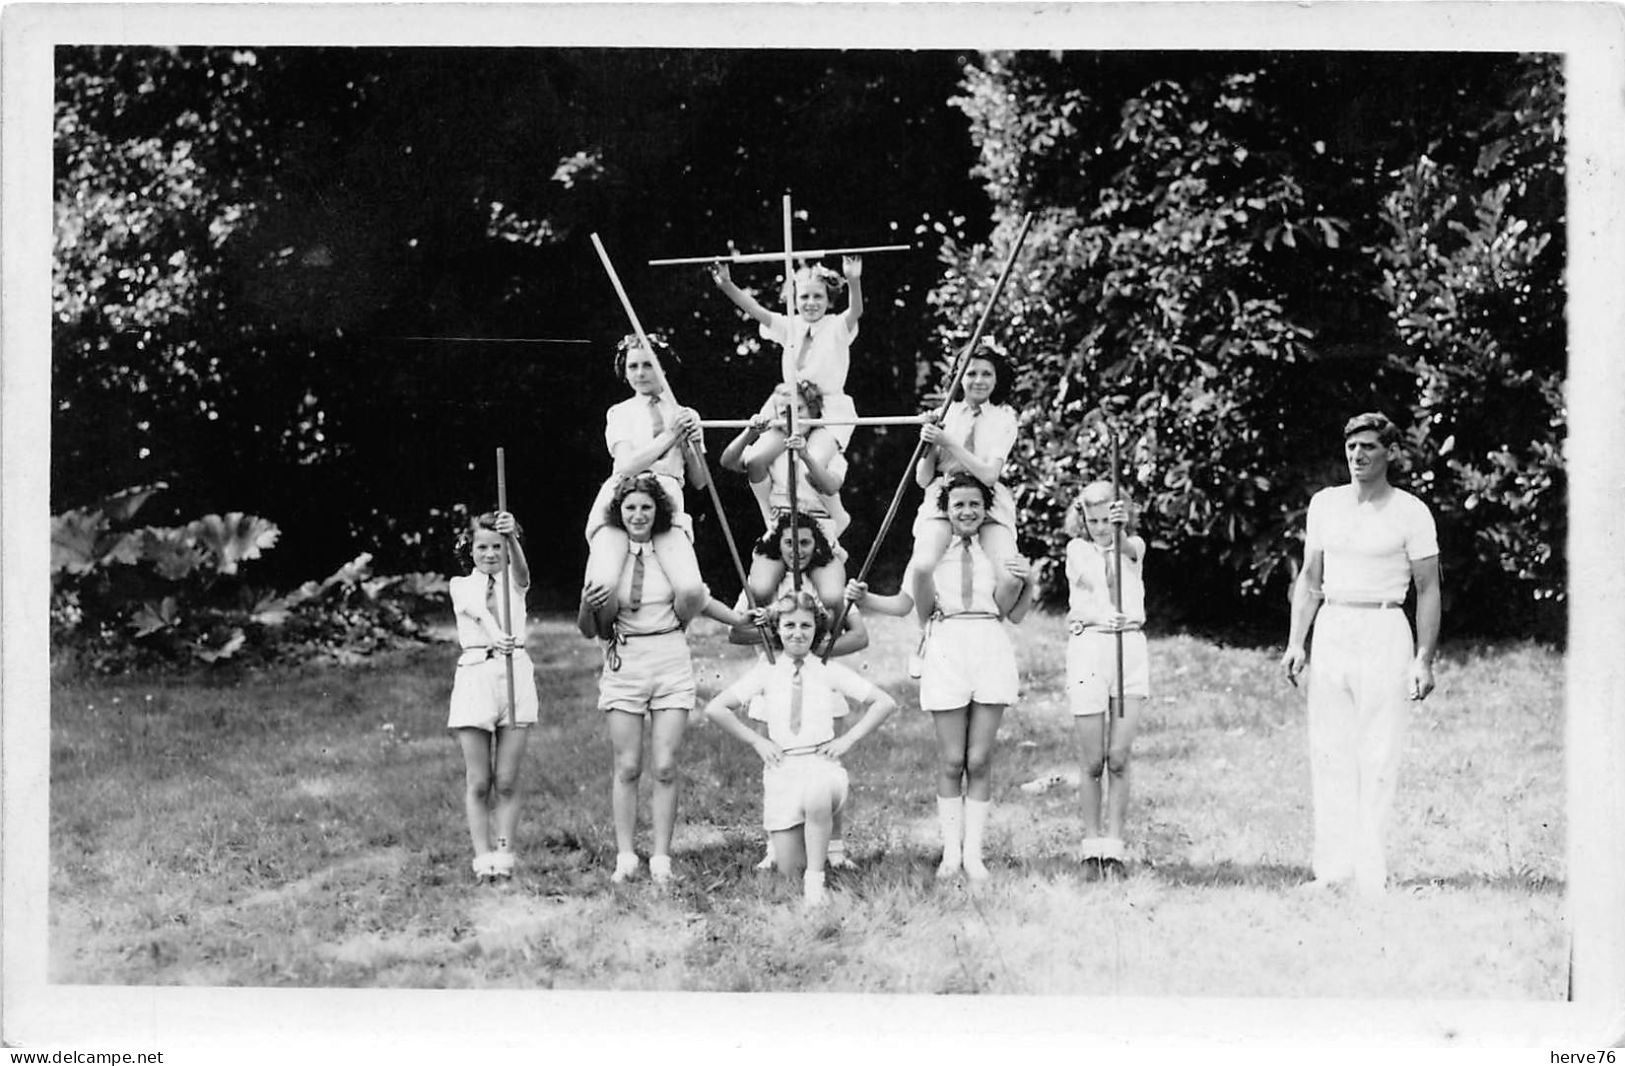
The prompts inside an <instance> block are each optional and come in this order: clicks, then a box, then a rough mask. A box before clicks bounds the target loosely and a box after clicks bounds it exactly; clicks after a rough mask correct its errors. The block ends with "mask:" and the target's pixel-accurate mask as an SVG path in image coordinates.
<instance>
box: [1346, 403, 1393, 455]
mask: <svg viewBox="0 0 1625 1066" xmlns="http://www.w3.org/2000/svg"><path fill="white" fill-rule="evenodd" d="M1368 430H1369V431H1370V432H1372V433H1375V434H1376V435H1377V440H1379V441H1381V442H1382V445H1383V447H1387V446H1388V445H1390V444H1398V443H1399V427H1398V426H1396V425H1394V423H1393V420H1392V419H1390V418H1389V417H1388V416H1387V415H1385V414H1383V413H1382V412H1381V411H1366V412H1365V413H1364V414H1358V415H1355V416H1354V417H1353V418H1351V419H1349V420H1348V421H1347V422H1345V423H1343V439H1344V440H1345V441H1346V440H1348V439H1349V438H1350V437H1352V436H1354V435H1355V434H1356V433H1365V432H1367V431H1368Z"/></svg>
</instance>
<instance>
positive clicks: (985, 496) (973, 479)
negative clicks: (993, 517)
mask: <svg viewBox="0 0 1625 1066" xmlns="http://www.w3.org/2000/svg"><path fill="white" fill-rule="evenodd" d="M955 489H975V490H976V491H977V492H980V493H981V494H982V509H983V510H984V511H991V510H993V487H992V486H991V485H988V484H986V483H984V482H983V481H982V479H981V478H979V477H977V476H976V475H975V474H973V473H971V472H970V471H969V470H956V471H955V472H954V473H953V475H952V476H950V477H949V478H948V480H947V481H946V482H944V483H943V486H942V491H941V492H940V493H938V494H937V510H938V511H939V512H940V513H941V514H942V515H943V516H944V517H946V516H947V514H948V497H949V496H950V495H952V494H953V491H954V490H955Z"/></svg>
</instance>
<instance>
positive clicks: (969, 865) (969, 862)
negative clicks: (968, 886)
mask: <svg viewBox="0 0 1625 1066" xmlns="http://www.w3.org/2000/svg"><path fill="white" fill-rule="evenodd" d="M964 867H965V876H966V877H968V878H970V879H971V880H972V881H973V882H981V881H986V880H987V878H988V872H987V864H986V863H984V862H983V861H982V857H981V856H980V855H972V854H969V853H966V855H965V860H964Z"/></svg>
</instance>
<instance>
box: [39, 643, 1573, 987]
mask: <svg viewBox="0 0 1625 1066" xmlns="http://www.w3.org/2000/svg"><path fill="white" fill-rule="evenodd" d="M870 625H871V630H872V632H873V635H874V645H873V646H872V647H871V648H870V650H869V651H867V652H865V653H863V654H862V655H860V656H858V657H857V660H856V662H855V663H854V665H857V666H858V667H859V668H860V669H862V670H864V671H866V672H867V674H868V675H869V676H870V677H872V678H873V679H874V680H876V681H877V682H878V683H880V684H881V685H882V686H884V687H885V688H887V689H888V690H889V691H891V692H892V693H893V694H895V695H896V696H898V697H899V700H900V702H901V704H902V707H901V708H900V710H899V712H898V713H897V715H896V716H894V717H893V719H892V720H891V721H890V722H888V723H887V724H886V725H885V726H884V728H883V729H882V730H881V731H880V732H879V733H878V734H876V735H875V736H874V737H873V738H871V740H870V742H869V743H868V744H867V745H866V746H862V745H860V747H859V748H858V749H857V750H856V751H855V752H854V753H853V755H852V756H850V757H849V758H848V760H847V763H848V766H849V768H850V770H851V773H852V779H853V786H854V787H853V803H852V806H851V807H850V813H849V820H848V827H849V828H848V834H847V838H848V841H849V848H850V850H851V853H852V855H853V857H854V858H855V859H856V860H857V863H858V869H856V870H854V871H849V872H846V873H843V874H840V875H837V876H836V877H835V878H834V879H833V881H832V885H833V887H834V888H835V890H836V892H835V895H836V897H837V898H836V902H835V903H834V905H833V906H831V907H830V908H828V909H827V910H826V911H824V912H822V913H815V914H813V915H804V914H803V913H802V912H801V909H800V907H799V885H796V886H792V885H790V884H788V883H786V882H784V881H782V880H781V879H779V878H776V877H773V876H770V875H760V874H757V873H755V872H754V871H753V869H752V867H753V866H754V864H755V862H756V860H757V859H758V858H760V856H761V854H762V847H763V837H762V834H761V832H760V829H759V825H760V822H759V815H760V778H759V762H758V761H757V760H756V757H755V756H754V754H752V753H751V752H749V751H748V750H747V749H745V748H744V747H743V746H742V745H739V744H737V743H736V742H734V741H731V740H730V739H728V738H727V737H725V736H723V735H722V733H721V731H720V730H719V729H717V728H715V727H714V726H709V725H705V724H702V723H699V722H696V723H695V724H693V725H691V727H690V732H689V734H688V737H687V739H686V740H685V744H684V748H683V754H682V765H683V773H684V780H683V790H684V791H683V799H682V819H681V822H680V825H679V829H678V835H677V841H676V846H675V852H676V854H675V859H676V866H677V873H678V878H679V879H678V882H677V883H676V884H675V885H674V886H673V887H672V888H671V889H669V890H666V891H662V890H659V889H656V888H654V887H653V886H651V885H649V884H648V883H647V882H646V881H639V882H633V883H630V884H627V885H621V886H611V885H610V884H609V872H610V869H611V867H612V866H613V860H614V841H613V833H612V831H611V828H610V813H609V781H608V772H609V745H608V740H607V738H606V736H605V734H604V730H603V723H602V721H601V718H600V715H599V713H598V712H597V711H596V710H594V705H593V701H594V696H595V692H596V672H597V668H598V652H597V648H596V646H595V645H593V644H589V643H588V642H586V641H583V640H582V639H581V638H580V637H579V636H577V635H576V634H575V632H574V630H573V629H572V628H571V627H570V626H569V625H568V624H567V623H566V622H565V620H563V619H544V620H542V621H540V622H539V624H538V625H537V627H536V629H535V630H533V633H534V634H536V637H539V639H535V637H533V639H534V640H535V643H536V644H537V645H539V647H535V648H534V649H533V650H534V652H535V657H536V661H537V664H538V670H539V674H540V677H539V680H540V684H541V689H542V693H543V723H542V725H541V726H540V727H539V728H538V730H537V732H536V734H535V736H534V737H533V739H532V742H531V746H530V750H529V753H528V756H527V758H528V767H527V783H528V787H529V798H528V800H527V807H526V812H527V813H526V815H525V818H524V821H523V825H522V827H521V839H520V841H519V848H520V849H521V864H522V865H521V870H520V876H519V877H518V878H516V880H515V883H514V884H512V885H510V886H506V887H503V888H490V887H484V888H482V887H477V886H475V885H474V884H473V883H472V881H471V875H470V873H469V869H468V854H469V847H468V843H467V838H466V830H465V828H464V824H463V817H462V809H461V788H462V763H461V759H460V757H459V756H458V753H457V750H456V747H455V745H454V744H453V742H452V741H451V740H450V739H449V738H448V736H447V735H446V733H445V731H444V729H443V724H444V720H445V701H446V696H447V694H448V693H449V691H450V685H451V674H452V664H453V660H454V655H455V652H454V649H453V648H452V647H450V646H449V645H441V646H431V647H425V648H422V649H417V650H413V651H410V652H402V653H397V654H395V655H393V656H391V657H388V658H386V659H382V660H379V661H376V662H374V663H371V664H370V665H367V666H364V667H359V668H349V669H338V668H322V669H314V668H313V669H308V670H290V671H285V672H277V673H272V674H264V675H252V676H245V677H239V678H234V679H231V680H229V681H226V680H222V681H219V682H216V683H211V682H210V681H208V680H197V679H194V680H189V681H185V682H180V681H174V680H158V679H148V680H138V679H131V680H117V681H107V680H97V681H76V680H62V679H58V680H57V681H56V683H55V684H54V685H53V690H52V705H51V723H52V731H51V835H50V935H49V976H50V979H51V980H52V981H53V982H68V983H83V984H123V985H142V984H159V985H233V986H246V985H254V986H260V985H275V986H357V987H462V988H482V987H514V988H555V989H651V990H668V991H671V990H705V991H724V992H725V991H836V992H900V993H969V992H987V993H1024V994H1043V993H1057V994H1090V995H1122V996H1185V995H1189V996H1246V997H1375V996H1380V997H1397V998H1418V997H1419V998H1427V999H1455V998H1472V999H1512V1000H1546V1001H1557V1000H1561V999H1562V997H1563V995H1564V982H1565V977H1566V965H1565V956H1566V950H1567V941H1566V931H1565V924H1564V919H1563V892H1562V888H1563V882H1564V871H1563V867H1562V863H1563V844H1564V827H1563V789H1562V785H1561V782H1562V730H1561V714H1562V706H1563V700H1562V696H1563V693H1562V658H1561V656H1560V655H1559V654H1558V653H1556V652H1554V651H1551V650H1549V649H1545V648H1542V647H1539V646H1535V645H1502V646H1493V647H1448V648H1446V650H1445V653H1444V655H1443V656H1442V659H1441V662H1440V665H1439V669H1438V677H1439V688H1438V691H1437V692H1436V693H1435V694H1434V696H1433V697H1432V698H1430V699H1429V700H1428V701H1427V702H1426V703H1425V704H1424V705H1423V706H1422V707H1421V708H1419V709H1418V710H1417V712H1416V714H1415V716H1414V719H1413V724H1412V730H1411V732H1410V734H1409V736H1408V738H1407V744H1406V749H1407V752H1406V761H1405V766H1404V776H1403V779H1402V783H1401V786H1400V799H1399V804H1398V810H1397V814H1396V821H1395V825H1394V828H1393V831H1392V834H1391V849H1390V851H1391V856H1392V868H1393V871H1394V873H1395V875H1396V876H1397V877H1398V878H1399V880H1400V881H1401V885H1400V887H1399V888H1397V889H1395V890H1394V891H1391V892H1390V893H1389V895H1388V896H1387V897H1386V898H1385V899H1383V900H1380V901H1377V902H1361V901H1359V900H1357V899H1354V898H1318V897H1305V896H1303V895H1301V894H1297V893H1294V892H1292V891H1291V889H1292V887H1293V886H1294V885H1295V884H1297V883H1298V882H1300V881H1302V880H1303V879H1305V878H1306V877H1307V870H1306V864H1307V855H1308V850H1309V811H1308V793H1309V782H1308V770H1307V766H1306V762H1305V742H1304V734H1303V704H1302V699H1303V696H1302V693H1301V691H1299V690H1294V689H1292V688H1289V687H1288V686H1287V685H1286V684H1285V683H1284V682H1283V681H1282V680H1281V676H1280V672H1279V670H1278V668H1277V667H1276V666H1275V657H1276V654H1277V652H1276V651H1274V650H1270V649H1252V648H1240V647H1223V646H1219V645H1216V644H1214V643H1211V642H1208V641H1204V640H1199V639H1195V638H1192V637H1186V636H1172V637H1161V638H1153V639H1152V642H1151V653H1152V672H1153V676H1152V684H1153V688H1154V695H1153V697H1152V703H1151V708H1150V712H1149V714H1148V717H1147V721H1146V723H1145V727H1144V729H1143V731H1142V733H1141V736H1140V739H1139V741H1138V744H1137V747H1136V774H1137V777H1136V779H1135V798H1134V807H1133V809H1132V812H1131V818H1132V828H1131V836H1132V837H1133V843H1134V844H1135V846H1136V847H1137V848H1138V849H1139V850H1140V852H1141V854H1142V856H1143V858H1142V861H1141V862H1140V863H1139V864H1137V866H1136V867H1135V869H1134V871H1133V873H1132V874H1131V876H1129V877H1128V878H1127V879H1126V880H1124V881H1122V882H1119V883H1102V884H1095V883H1087V882H1085V881H1084V880H1083V878H1082V877H1081V876H1080V875H1079V871H1078V869H1077V867H1076V864H1075V863H1074V862H1073V861H1072V860H1071V858H1070V857H1069V856H1070V854H1071V852H1072V849H1073V846H1074V842H1075V839H1076V837H1077V835H1078V831H1077V816H1076V813H1075V811H1076V797H1075V794H1074V791H1073V789H1072V787H1071V786H1070V785H1068V784H1062V785H1060V786H1058V787H1055V788H1052V789H1050V790H1048V791H1045V792H1042V793H1030V792H1025V791H1023V790H1022V789H1020V788H1019V787H1018V786H1019V785H1021V784H1022V783H1023V782H1027V781H1031V780H1033V779H1035V778H1038V777H1040V776H1041V775H1044V774H1046V773H1051V772H1065V771H1068V770H1072V771H1073V772H1074V773H1075V758H1074V755H1073V747H1074V738H1073V733H1072V729H1073V726H1072V723H1071V720H1070V718H1069V717H1068V716H1067V715H1066V714H1065V713H1064V707H1063V705H1062V702H1061V663H1062V648H1063V645H1064V641H1065V632H1064V629H1063V628H1062V627H1061V624H1060V622H1059V620H1058V619H1056V618H1051V617H1035V618H1032V619H1029V620H1028V622H1027V623H1026V625H1024V626H1022V627H1021V629H1020V630H1019V647H1020V655H1021V658H1022V666H1023V673H1024V694H1023V699H1022V701H1021V703H1020V705H1019V706H1018V707H1017V708H1016V709H1015V710H1014V711H1013V712H1012V713H1010V714H1009V715H1008V716H1007V717H1006V719H1005V724H1004V727H1003V730H1002V732H1001V734H1000V737H1001V740H1000V749H999V754H998V756H997V761H996V764H995V781H996V784H995V797H994V799H995V804H994V808H993V816H992V823H991V826H990V830H989V834H990V841H989V851H990V865H991V866H992V867H993V871H994V877H993V880H992V882H991V883H990V885H989V886H987V887H986V888H984V889H982V890H981V891H978V892H974V893H973V892H970V891H967V890H966V889H965V888H963V887H961V886H959V885H939V884H937V883H936V881H935V879H934V877H933V871H934V864H935V860H936V850H937V845H936V827H935V804H934V801H933V799H932V784H931V781H932V771H931V759H932V755H931V748H932V745H931V739H930V732H929V729H930V726H929V722H928V721H927V720H926V716H925V715H924V714H922V713H921V712H920V711H919V710H918V709H917V707H916V706H915V691H914V684H913V683H912V682H910V681H908V680H907V678H906V677H905V676H904V674H903V659H904V651H905V646H906V643H907V641H908V640H909V638H910V636H911V626H909V625H905V624H904V623H902V622H901V621H899V620H895V619H886V618H878V619H871V620H870ZM692 643H693V646H694V648H695V657H696V662H697V664H698V668H699V673H700V678H701V693H702V698H703V697H706V696H709V695H710V694H711V693H713V692H715V691H716V689H717V688H718V687H720V685H722V684H723V683H725V682H726V681H728V680H731V679H732V678H733V677H735V676H737V674H738V673H740V672H741V671H742V670H743V669H744V668H745V667H746V665H747V664H748V662H749V661H750V656H749V653H748V652H747V651H745V650H743V649H739V648H732V647H729V646H728V645H727V644H726V643H725V642H724V641H723V639H722V637H721V634H720V632H719V630H718V629H717V628H716V627H714V626H712V625H711V624H710V623H703V622H702V623H701V624H700V625H699V626H697V627H696V630H695V635H694V639H693V642H692ZM645 792H647V784H645ZM643 832H644V833H645V834H646V832H647V825H646V815H645V825H644V827H643ZM640 847H642V849H643V850H644V852H645V854H646V853H647V850H646V845H645V844H640Z"/></svg>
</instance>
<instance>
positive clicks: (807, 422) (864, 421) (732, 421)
mask: <svg viewBox="0 0 1625 1066" xmlns="http://www.w3.org/2000/svg"><path fill="white" fill-rule="evenodd" d="M929 421H931V416H930V415H860V416H858V417H856V418H803V419H802V420H801V426H802V428H804V429H812V428H816V427H818V426H918V425H921V424H922V423H925V422H929ZM750 425H751V420H750V419H748V418H702V419H700V426H701V428H702V429H745V428H748V427H749V426H750Z"/></svg>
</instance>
